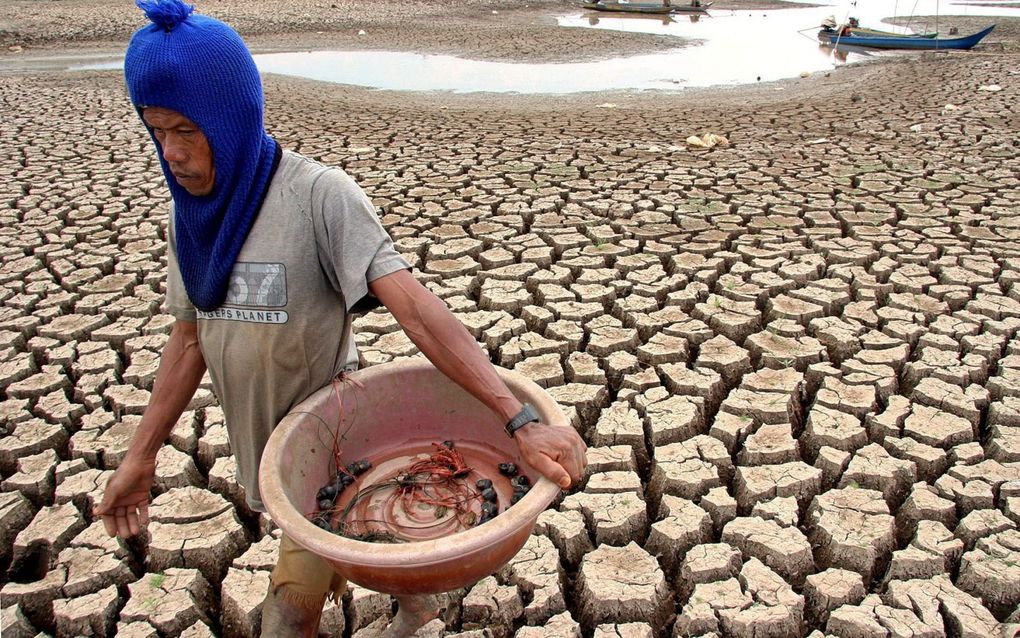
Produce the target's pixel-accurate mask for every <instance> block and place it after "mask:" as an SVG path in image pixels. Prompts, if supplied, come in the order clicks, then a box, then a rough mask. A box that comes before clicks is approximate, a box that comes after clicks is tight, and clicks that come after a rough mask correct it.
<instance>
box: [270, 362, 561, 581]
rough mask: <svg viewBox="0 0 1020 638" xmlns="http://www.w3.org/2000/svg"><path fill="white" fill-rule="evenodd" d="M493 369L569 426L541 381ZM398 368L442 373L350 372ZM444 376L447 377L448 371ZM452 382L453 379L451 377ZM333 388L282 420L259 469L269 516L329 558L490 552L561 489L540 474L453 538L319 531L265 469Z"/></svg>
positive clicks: (411, 560)
mask: <svg viewBox="0 0 1020 638" xmlns="http://www.w3.org/2000/svg"><path fill="white" fill-rule="evenodd" d="M495 367H496V371H497V373H498V374H499V375H500V377H501V378H502V379H503V381H504V382H505V383H506V384H507V386H508V387H509V388H510V389H511V391H514V394H515V395H518V396H520V395H522V394H527V395H528V396H527V400H528V401H529V402H530V403H531V404H532V405H533V406H534V407H535V410H536V411H537V412H538V413H539V415H540V416H541V417H542V421H543V422H544V423H546V424H548V425H550V426H557V427H571V426H570V424H569V423H568V422H567V418H566V415H565V414H564V413H563V411H562V409H560V407H559V404H557V403H556V402H555V400H553V398H552V397H550V396H549V395H548V394H547V393H546V392H545V390H544V389H542V388H541V387H540V386H539V385H538V384H536V383H535V382H534V381H532V380H531V379H528V378H527V377H525V376H524V375H522V374H521V373H519V372H515V371H513V370H507V369H506V368H501V367H499V366H495ZM394 370H396V371H399V372H414V371H422V372H426V373H435V374H439V375H442V374H443V373H442V372H440V371H439V370H438V369H437V368H435V366H433V365H432V364H431V362H429V361H428V360H425V359H402V360H397V361H390V362H387V363H382V364H378V365H374V366H371V367H369V368H364V369H362V370H358V371H356V372H353V373H350V378H351V379H354V380H359V381H364V380H367V379H371V378H372V377H375V376H380V375H384V374H389V373H392V372H393V371H394ZM443 376H444V377H445V375H443ZM450 383H453V382H452V381H450ZM332 392H333V390H332V386H330V385H327V386H325V387H323V388H320V389H319V390H316V391H315V392H313V393H312V394H311V395H310V396H309V397H308V398H306V399H305V400H304V401H301V402H300V403H298V404H297V405H296V406H294V408H293V409H292V410H291V411H290V412H288V414H287V415H285V416H284V417H283V418H282V419H281V420H280V422H279V424H277V426H276V428H274V430H273V433H272V435H270V437H269V441H268V443H267V444H266V447H265V450H264V452H263V454H262V462H261V464H260V467H259V490H260V492H261V496H262V503H263V505H264V506H265V507H266V510H267V512H268V513H269V516H270V517H271V518H272V519H273V521H274V522H275V523H276V525H277V526H278V527H279V528H280V529H281V530H282V531H283V533H284V534H286V535H287V536H288V537H289V538H290V539H291V540H292V541H294V542H296V543H297V544H298V545H301V546H302V547H304V548H305V549H307V550H309V551H311V552H313V553H315V554H318V555H319V556H321V557H323V558H324V559H326V560H329V561H333V562H339V563H348V564H351V565H356V566H359V567H369V566H379V567H382V566H393V567H397V566H405V567H406V566H411V565H416V566H428V565H431V564H436V563H442V562H447V561H450V560H452V559H457V558H465V557H466V555H468V554H470V553H472V552H477V551H484V550H487V549H488V548H489V547H491V546H492V545H493V544H494V542H495V539H498V538H502V537H505V536H509V535H512V534H513V533H514V532H517V531H519V530H520V529H521V527H523V526H526V525H533V524H534V522H535V520H536V519H537V518H538V516H539V515H540V514H541V513H542V512H543V511H545V509H546V508H547V507H548V506H549V504H550V503H551V502H552V501H553V499H555V498H556V496H557V495H558V494H559V493H560V487H559V486H558V485H556V484H555V483H553V482H552V481H550V480H549V479H547V478H545V477H544V476H542V477H540V478H539V480H538V481H536V482H535V484H534V486H533V487H532V489H531V490H530V491H529V492H528V493H527V494H525V496H524V498H522V499H521V500H520V501H518V502H517V503H515V504H514V505H513V506H511V507H509V508H507V509H506V510H505V511H503V512H501V513H500V515H499V516H497V517H495V518H493V519H492V520H490V521H487V522H486V523H483V524H481V525H477V526H475V527H472V528H470V529H467V530H463V531H460V532H457V533H455V534H451V535H449V536H443V537H441V538H437V539H432V540H427V541H412V542H407V543H371V542H367V541H359V540H354V539H351V538H345V537H343V536H339V535H336V534H333V533H330V532H327V531H325V530H323V529H320V528H318V527H316V526H315V525H314V524H313V523H312V522H311V521H309V520H308V519H307V518H305V516H304V515H303V514H302V513H301V512H300V511H298V509H297V508H296V507H294V505H293V504H292V503H291V501H290V499H289V498H287V496H286V493H285V491H284V489H283V480H282V478H281V477H280V475H279V473H274V472H268V471H263V470H264V468H266V467H268V466H269V465H270V464H271V463H270V461H272V460H274V459H275V461H276V463H275V466H276V467H279V466H280V459H281V455H282V453H283V451H284V449H285V447H286V445H285V443H286V441H287V439H288V437H289V435H290V434H291V433H292V432H293V431H294V430H295V429H296V428H297V427H298V426H299V425H300V424H301V423H302V422H303V420H304V419H307V418H310V417H308V416H307V414H301V413H300V412H302V406H306V407H307V406H308V405H309V404H315V403H317V402H319V401H321V400H323V398H324V397H323V394H324V393H328V394H329V395H332Z"/></svg>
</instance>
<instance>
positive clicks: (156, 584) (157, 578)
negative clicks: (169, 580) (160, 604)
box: [149, 574, 166, 589]
mask: <svg viewBox="0 0 1020 638" xmlns="http://www.w3.org/2000/svg"><path fill="white" fill-rule="evenodd" d="M164 581H166V574H153V575H151V576H149V586H150V587H153V588H155V589H159V588H160V587H162V586H163V583H164Z"/></svg>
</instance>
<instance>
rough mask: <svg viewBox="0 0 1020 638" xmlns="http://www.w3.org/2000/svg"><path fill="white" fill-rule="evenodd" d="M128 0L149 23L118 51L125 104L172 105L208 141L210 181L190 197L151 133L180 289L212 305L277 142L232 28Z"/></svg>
mask: <svg viewBox="0 0 1020 638" xmlns="http://www.w3.org/2000/svg"><path fill="white" fill-rule="evenodd" d="M135 4H137V5H138V6H139V7H140V8H141V9H142V10H143V11H145V13H146V16H148V18H149V19H150V20H151V21H152V24H149V25H146V26H144V27H142V28H141V29H139V30H138V31H136V32H135V34H134V36H133V37H132V38H131V43H130V44H129V45H128V48H127V52H126V54H125V58H124V76H125V80H126V82H127V88H128V93H129V95H130V97H131V102H132V104H134V105H135V108H136V109H138V113H139V115H141V114H142V111H143V110H144V108H145V107H149V106H153V107H162V108H165V109H170V110H172V111H176V112H178V113H180V114H181V115H183V116H185V117H187V118H188V119H189V120H191V121H192V122H194V123H195V124H196V125H197V126H198V127H199V128H200V129H201V130H202V133H204V134H205V137H206V139H207V140H208V141H209V146H210V148H211V149H212V156H213V166H214V168H215V171H216V181H215V184H214V186H213V189H212V191H211V192H210V193H209V194H208V195H204V196H194V195H191V194H190V193H188V192H187V191H186V190H185V189H184V188H182V187H181V186H180V185H178V184H177V181H176V179H174V176H173V174H172V173H171V172H170V168H169V166H168V165H167V162H166V160H164V159H163V154H162V149H161V148H159V143H158V142H157V141H156V139H155V137H153V141H154V142H155V143H156V146H157V148H158V149H159V151H160V152H159V161H160V164H161V165H162V166H163V174H164V175H165V176H166V180H167V184H168V186H169V187H170V194H171V196H172V197H173V201H174V213H175V225H174V231H175V236H176V240H177V259H178V263H179V265H180V269H181V276H182V278H183V280H184V287H185V289H186V290H187V292H188V297H189V298H190V299H191V301H192V303H194V304H195V307H197V308H199V309H200V310H213V309H215V308H217V307H218V306H219V305H220V304H222V303H223V300H224V299H225V298H226V294H227V289H228V286H229V279H230V273H231V270H232V269H233V267H234V262H235V261H237V255H238V254H239V253H240V251H241V247H242V246H243V245H244V241H245V239H246V238H247V236H248V232H249V231H250V230H251V227H252V225H253V224H254V223H255V218H256V217H257V216H258V211H259V208H260V207H261V205H262V201H263V199H264V198H265V194H266V191H267V189H268V188H269V183H270V181H271V180H272V177H273V173H274V172H275V171H276V166H277V165H278V163H279V158H280V148H279V145H278V144H277V143H276V140H274V139H273V138H272V137H270V136H269V135H268V134H267V133H266V131H265V125H264V123H263V112H264V109H265V98H264V96H263V93H262V82H261V80H260V78H259V73H258V69H257V68H256V67H255V61H254V60H253V59H252V57H251V53H250V52H249V51H248V48H247V47H246V46H245V44H244V42H243V41H242V40H241V37H240V36H239V35H238V34H237V32H236V31H234V30H233V29H232V28H230V27H229V26H227V25H226V24H224V23H223V22H220V21H219V20H216V19H213V18H210V17H208V16H203V15H200V14H196V13H193V12H192V11H193V7H192V6H190V5H187V4H184V3H183V2H181V0H136V2H135ZM143 121H144V120H143ZM149 133H150V135H151V134H152V130H151V129H150V130H149Z"/></svg>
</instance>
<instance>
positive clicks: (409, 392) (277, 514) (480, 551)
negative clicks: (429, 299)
mask: <svg viewBox="0 0 1020 638" xmlns="http://www.w3.org/2000/svg"><path fill="white" fill-rule="evenodd" d="M497 370H498V372H499V374H500V376H501V377H502V378H503V380H504V382H506V384H507V386H508V387H509V388H510V390H511V391H512V392H513V393H514V394H515V395H516V396H517V397H518V398H519V399H520V400H521V401H527V402H529V403H531V404H532V405H533V406H534V407H535V409H536V410H537V411H538V413H539V415H541V417H542V420H543V421H544V422H545V423H548V424H550V425H559V426H566V427H569V425H568V424H567V422H566V417H565V416H564V414H563V412H562V410H561V409H560V407H559V405H558V404H557V403H556V402H555V401H554V400H553V399H552V397H550V396H549V395H548V394H547V393H546V392H545V391H544V390H543V389H542V388H540V387H539V386H538V385H536V384H535V383H534V382H532V381H531V380H529V379H527V378H525V377H524V376H522V375H520V374H518V373H516V372H512V371H509V370H504V369H497ZM337 390H338V391H339V400H338V396H337V395H338V392H337ZM341 404H342V408H341ZM341 409H342V411H343V419H344V421H343V424H342V425H341V426H340V431H341V432H344V431H346V435H345V437H344V439H343V441H341V448H342V450H343V462H344V463H348V462H350V461H354V460H357V459H361V458H374V457H379V456H383V455H386V454H389V453H392V452H394V451H397V450H399V449H400V448H401V446H402V445H406V444H407V442H409V441H418V442H419V443H420V441H422V440H423V439H431V440H434V441H435V442H437V443H438V442H440V441H443V440H447V439H451V440H453V441H476V442H480V443H485V444H487V445H489V446H492V447H494V448H497V449H498V450H499V451H500V453H502V454H504V455H505V456H504V458H506V459H509V460H513V462H515V463H517V464H518V465H519V466H520V467H521V468H522V470H523V471H524V472H526V473H528V474H529V475H531V476H532V477H533V478H538V476H537V473H536V472H534V470H532V469H531V468H530V467H528V466H527V465H524V464H523V463H522V462H521V459H520V453H519V452H518V450H517V445H516V444H515V443H514V441H513V440H512V439H510V438H509V437H507V435H506V434H505V433H504V432H503V428H502V423H500V422H499V421H498V419H497V418H496V416H495V415H494V414H493V413H492V412H491V411H489V410H488V408H486V407H485V406H484V405H483V404H482V403H480V402H479V401H478V400H476V399H475V398H474V397H472V396H471V395H470V394H468V393H467V392H465V391H464V390H463V389H461V388H460V386H458V385H456V384H454V383H453V382H452V381H450V380H449V379H448V378H447V377H446V376H445V375H444V374H442V373H441V372H439V371H438V370H437V369H436V368H435V367H433V366H432V364H431V363H429V362H428V361H425V360H422V359H408V360H401V361H396V362H392V363H387V364H383V365H378V366H373V367H371V368H367V369H365V370H361V371H358V372H356V373H354V374H352V375H350V377H349V380H347V381H345V382H344V383H343V384H342V385H338V386H337V387H336V388H334V387H332V386H327V387H325V388H322V389H320V390H319V391H317V392H316V393H314V394H313V395H312V396H310V397H309V398H308V399H306V400H305V401H303V402H302V403H301V404H299V405H298V406H297V407H295V408H294V410H293V411H292V412H291V413H290V414H288V415H287V416H286V417H284V418H283V420H281V421H280V424H279V425H278V426H277V428H276V430H275V431H274V432H273V435H272V436H271V437H270V439H269V443H268V445H267V446H266V450H265V452H264V453H263V455H262V466H261V473H260V476H259V488H260V491H261V493H262V501H263V503H264V504H265V506H266V508H267V509H268V510H269V514H270V516H272V518H273V520H274V521H275V522H276V524H277V525H279V527H280V528H281V529H282V530H283V532H284V533H285V534H286V535H287V536H289V537H290V538H291V539H292V540H294V541H295V542H296V543H298V544H299V545H301V546H302V547H304V548H306V549H308V550H310V551H312V552H314V553H315V554H318V555H319V556H321V557H322V558H323V559H325V560H326V561H327V562H328V563H329V564H330V565H332V567H333V569H335V570H336V571H337V572H338V573H340V574H341V575H342V576H344V577H345V578H347V579H348V580H350V581H351V582H354V583H357V584H358V585H361V586H363V587H367V588H368V589H372V590H375V591H378V592H384V593H389V594H393V595H397V596H407V595H417V594H434V593H440V592H445V591H451V590H454V589H458V588H461V587H467V586H469V585H471V584H472V583H474V582H476V581H478V580H480V579H482V578H484V577H485V576H488V575H490V574H492V573H494V572H496V571H497V570H499V568H500V567H502V566H503V565H504V564H506V563H507V562H508V561H509V560H510V559H511V558H513V556H514V555H515V554H516V553H517V552H518V551H520V549H521V547H522V546H523V545H524V543H525V541H526V540H527V538H528V535H529V534H531V530H532V528H533V527H534V525H535V521H536V520H537V519H538V516H539V514H541V513H542V511H543V510H545V509H546V508H547V507H548V506H549V504H550V503H551V502H552V500H553V499H554V498H555V497H556V495H557V494H558V493H559V487H558V486H557V485H556V484H555V483H553V482H552V481H549V480H548V479H545V478H539V480H537V481H535V484H534V487H533V488H532V489H531V491H530V492H528V493H527V495H526V496H525V497H524V498H522V499H521V500H520V501H519V502H518V503H517V504H515V505H514V506H512V507H510V508H509V509H507V510H506V511H504V512H503V513H501V514H500V515H499V516H497V517H496V518H494V519H493V520H491V521H489V522H487V523H485V524H482V525H478V526H476V527H473V528H471V529H468V530H465V531H462V532H458V533H456V534H452V535H450V536H446V537H444V538H440V539H437V540H430V541H421V542H411V543H398V544H390V543H369V542H363V541H356V540H352V539H349V538H343V537H340V536H337V535H335V534H331V533H329V532H327V531H325V530H322V529H319V528H318V527H316V526H315V525H314V524H313V523H311V521H309V520H308V518H306V516H305V513H311V512H313V511H315V509H316V504H315V495H316V492H317V491H318V490H319V488H320V487H322V486H323V485H325V484H326V483H327V482H328V481H329V480H330V477H331V469H332V468H331V466H330V460H331V456H332V449H331V443H332V434H331V433H332V432H333V431H335V430H336V427H337V424H338V421H339V417H340V411H341ZM348 428H349V429H348Z"/></svg>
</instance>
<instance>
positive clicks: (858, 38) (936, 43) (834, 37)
mask: <svg viewBox="0 0 1020 638" xmlns="http://www.w3.org/2000/svg"><path fill="white" fill-rule="evenodd" d="M994 28H995V25H994V24H993V25H992V26H990V27H988V28H987V29H984V30H982V31H978V32H977V33H974V34H971V35H968V36H964V37H962V38H916V37H902V36H895V37H890V36H869V35H857V34H856V33H851V34H850V35H844V36H841V35H839V34H838V33H832V32H828V31H825V30H823V31H820V32H819V34H818V37H819V39H821V40H822V41H823V42H828V43H829V44H845V45H848V46H859V47H870V48H872V49H909V50H934V49H970V48H972V47H974V46H975V45H976V44H977V43H978V42H981V40H982V39H983V38H984V37H985V36H986V35H988V34H989V33H991V32H992V29H994Z"/></svg>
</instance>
